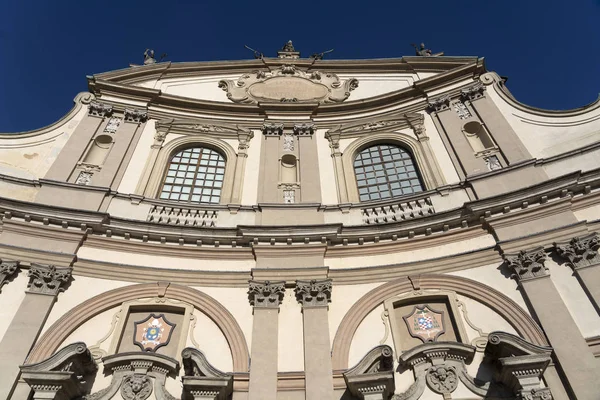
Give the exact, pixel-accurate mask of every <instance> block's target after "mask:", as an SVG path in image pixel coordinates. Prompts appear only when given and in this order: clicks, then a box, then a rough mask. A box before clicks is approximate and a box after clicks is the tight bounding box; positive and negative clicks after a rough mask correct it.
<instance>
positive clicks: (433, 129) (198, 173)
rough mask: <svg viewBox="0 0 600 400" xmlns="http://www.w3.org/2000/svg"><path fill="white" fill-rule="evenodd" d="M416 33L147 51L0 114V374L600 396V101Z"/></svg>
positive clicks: (270, 395)
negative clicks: (84, 83)
mask: <svg viewBox="0 0 600 400" xmlns="http://www.w3.org/2000/svg"><path fill="white" fill-rule="evenodd" d="M422 47H423V48H424V46H422ZM417 51H418V49H417ZM419 54H421V55H417V56H410V57H402V58H395V59H377V60H326V59H323V55H313V56H312V57H309V58H302V57H301V56H300V53H299V52H298V51H296V49H294V48H293V45H292V43H291V42H289V43H288V44H286V46H284V48H283V49H282V50H281V51H279V52H278V56H277V57H263V56H262V54H257V58H256V59H254V60H244V61H227V62H187V63H172V62H156V60H154V58H153V52H150V51H147V52H146V59H145V61H144V65H141V66H135V65H134V66H130V67H129V68H126V69H122V70H117V71H112V72H107V73H102V74H97V75H93V76H90V77H88V86H89V91H88V92H85V93H81V94H79V95H77V96H76V97H75V106H74V107H73V109H72V110H71V111H70V112H69V113H68V114H67V115H65V116H64V117H63V118H62V119H61V120H59V121H58V122H56V123H54V124H53V125H51V126H48V127H45V128H42V129H39V130H36V131H31V132H24V133H19V134H4V135H1V136H0V187H2V196H1V197H0V215H1V216H2V224H1V233H0V260H1V264H0V288H1V293H0V304H1V305H2V306H1V307H0V315H1V316H2V319H1V320H2V324H0V398H2V399H15V400H26V399H60V400H63V399H65V400H66V399H80V398H83V399H88V400H91V399H94V400H108V399H124V400H146V399H151V400H152V399H156V400H172V399H233V400H299V399H308V400H331V399H336V400H337V399H343V400H350V399H369V400H374V399H385V400H387V399H396V400H400V399H403V400H409V399H410V400H416V399H483V398H485V399H545V400H548V399H578V400H584V399H585V400H592V399H598V398H600V360H599V359H598V357H600V314H599V311H600V256H599V255H598V248H599V246H600V243H599V239H598V234H597V233H596V232H598V230H599V229H600V219H599V215H600V168H599V163H598V160H599V159H600V103H599V102H595V103H593V104H590V105H589V106H586V107H583V108H580V109H576V110H570V111H548V110H541V109H537V108H533V107H530V106H527V105H524V104H521V103H519V102H518V101H517V100H515V99H514V98H513V97H512V96H511V94H510V93H509V91H508V90H507V88H506V86H505V79H504V78H501V77H500V76H499V75H497V74H496V73H494V72H490V71H488V70H487V69H486V67H485V63H484V60H483V59H482V58H478V57H447V56H436V55H433V56H431V55H430V54H431V52H430V51H429V52H426V51H425V50H421V52H420V53H419Z"/></svg>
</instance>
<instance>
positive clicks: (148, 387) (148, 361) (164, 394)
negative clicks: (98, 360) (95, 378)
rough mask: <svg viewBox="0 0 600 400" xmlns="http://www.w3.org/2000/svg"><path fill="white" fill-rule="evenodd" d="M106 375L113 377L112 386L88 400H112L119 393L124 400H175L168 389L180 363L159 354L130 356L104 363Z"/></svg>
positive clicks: (129, 354) (109, 358)
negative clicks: (166, 383)
mask: <svg viewBox="0 0 600 400" xmlns="http://www.w3.org/2000/svg"><path fill="white" fill-rule="evenodd" d="M102 362H103V364H104V373H105V374H109V375H112V379H111V382H110V385H109V386H108V387H106V388H104V389H101V390H99V391H98V392H95V393H93V394H91V395H87V396H85V397H84V399H85V400H109V399H112V398H113V397H114V396H115V395H116V394H117V393H120V395H121V397H122V398H123V399H124V400H146V399H147V398H148V397H150V395H151V394H152V392H154V398H156V399H157V400H175V397H174V396H173V395H171V394H170V393H169V392H168V391H167V390H166V389H165V381H166V378H167V377H168V376H171V377H175V376H176V375H177V372H178V370H179V362H177V361H176V360H174V359H172V358H170V357H167V356H164V355H161V354H157V353H147V352H139V351H136V352H128V353H120V354H115V355H112V356H107V357H104V358H103V359H102Z"/></svg>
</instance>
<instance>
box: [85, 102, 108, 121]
mask: <svg viewBox="0 0 600 400" xmlns="http://www.w3.org/2000/svg"><path fill="white" fill-rule="evenodd" d="M112 113H113V107H112V106H110V105H108V104H104V103H99V102H97V101H92V102H90V105H89V106H88V114H89V115H92V116H95V117H102V118H104V117H108V116H111V115H112Z"/></svg>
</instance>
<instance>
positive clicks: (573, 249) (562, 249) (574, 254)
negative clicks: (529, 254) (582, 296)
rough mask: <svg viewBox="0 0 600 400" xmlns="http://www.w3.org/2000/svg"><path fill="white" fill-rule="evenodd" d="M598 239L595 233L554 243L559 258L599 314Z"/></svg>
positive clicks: (599, 262) (599, 261)
mask: <svg viewBox="0 0 600 400" xmlns="http://www.w3.org/2000/svg"><path fill="white" fill-rule="evenodd" d="M599 247H600V239H599V238H598V234H597V233H596V232H594V233H590V234H589V235H586V236H581V237H576V238H573V239H571V240H570V241H568V242H562V243H554V248H555V249H556V252H557V253H558V255H559V256H561V257H562V258H564V259H566V260H567V263H568V264H569V266H570V267H571V268H573V272H574V273H575V276H576V277H577V279H578V280H579V282H580V283H581V286H582V287H583V290H585V292H586V293H587V295H588V297H589V298H590V300H591V301H592V303H593V304H594V307H596V310H597V311H598V313H600V255H599V254H598V248H599Z"/></svg>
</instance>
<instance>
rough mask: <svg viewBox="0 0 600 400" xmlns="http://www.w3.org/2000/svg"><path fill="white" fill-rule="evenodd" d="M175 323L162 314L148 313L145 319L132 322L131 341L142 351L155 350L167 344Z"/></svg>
mask: <svg viewBox="0 0 600 400" xmlns="http://www.w3.org/2000/svg"><path fill="white" fill-rule="evenodd" d="M175 326H176V324H172V323H170V322H169V321H167V319H166V318H165V316H164V314H159V315H158V316H157V315H155V314H150V315H148V317H147V318H146V319H143V320H141V321H137V322H134V329H133V331H134V335H133V343H134V344H135V345H137V346H139V347H140V348H141V349H142V351H151V352H155V351H156V350H158V349H159V348H161V347H163V346H166V345H168V344H169V341H170V340H171V335H172V334H173V330H174V329H175Z"/></svg>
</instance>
